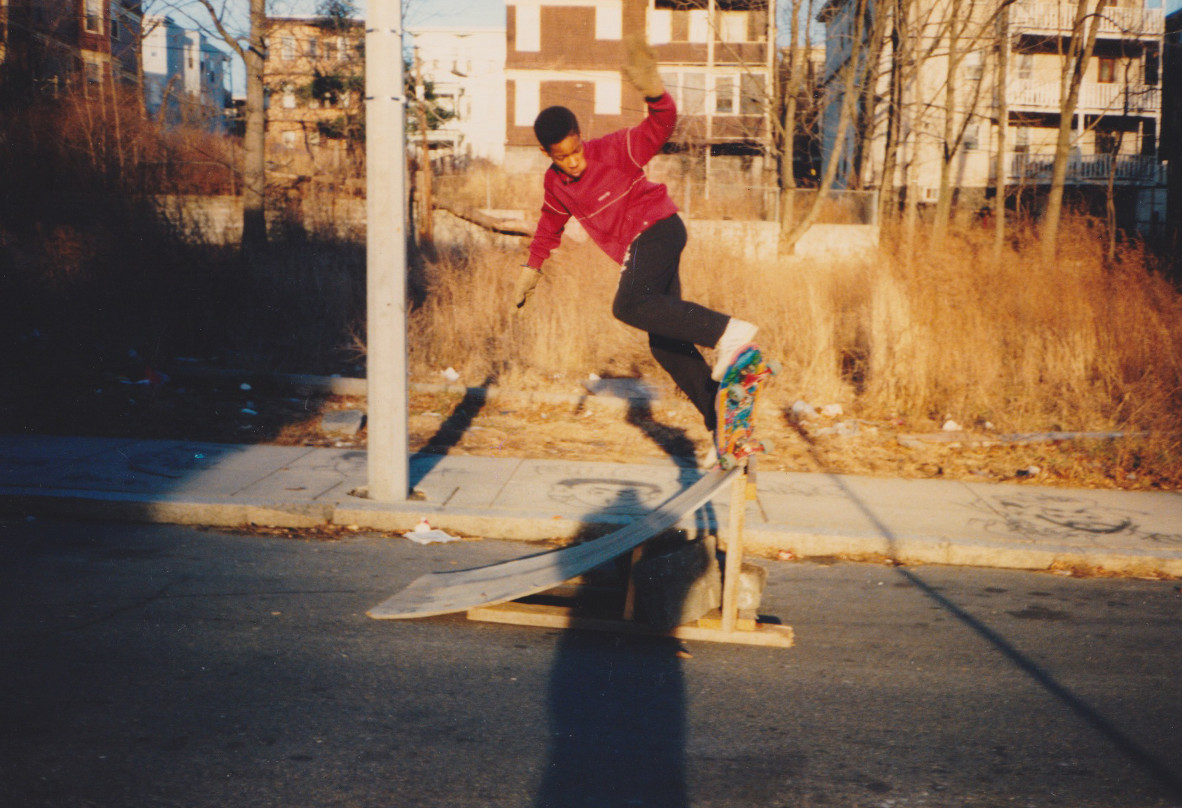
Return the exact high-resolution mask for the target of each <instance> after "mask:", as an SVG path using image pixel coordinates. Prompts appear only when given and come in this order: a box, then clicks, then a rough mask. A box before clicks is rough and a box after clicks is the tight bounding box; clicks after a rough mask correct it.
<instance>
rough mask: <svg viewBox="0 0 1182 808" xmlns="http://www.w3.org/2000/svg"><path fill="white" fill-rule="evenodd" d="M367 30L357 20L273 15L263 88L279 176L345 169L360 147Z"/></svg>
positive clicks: (271, 159)
mask: <svg viewBox="0 0 1182 808" xmlns="http://www.w3.org/2000/svg"><path fill="white" fill-rule="evenodd" d="M364 43H365V25H364V23H363V22H361V21H360V20H356V19H351V20H338V19H334V18H324V17H272V18H270V19H269V20H268V28H267V50H268V53H267V60H266V62H265V65H264V72H263V86H264V90H265V92H266V96H267V145H266V148H267V160H268V162H269V163H270V164H271V165H272V166H273V169H274V171H275V172H277V173H279V174H283V173H286V174H290V175H296V176H314V175H316V174H319V173H329V172H335V171H339V170H342V169H348V168H349V166H350V159H349V155H350V154H351V153H352V152H353V151H354V150H356V149H359V148H360V147H361V145H362V142H361V131H360V127H361V125H362V121H363V120H364V118H363V115H364V103H365V98H364V91H365V57H364Z"/></svg>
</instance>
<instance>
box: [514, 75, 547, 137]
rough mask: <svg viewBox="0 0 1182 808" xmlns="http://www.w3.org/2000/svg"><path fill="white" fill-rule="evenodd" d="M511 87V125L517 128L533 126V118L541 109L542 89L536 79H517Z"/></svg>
mask: <svg viewBox="0 0 1182 808" xmlns="http://www.w3.org/2000/svg"><path fill="white" fill-rule="evenodd" d="M513 85H514V90H515V92H514V94H513V123H514V124H515V125H517V126H533V124H534V118H535V117H536V116H537V114H538V111H539V110H540V109H541V104H542V88H541V86H540V85H539V84H538V80H537V79H532V80H531V79H517V80H516V81H514V82H513Z"/></svg>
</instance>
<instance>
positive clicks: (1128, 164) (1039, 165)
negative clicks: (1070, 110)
mask: <svg viewBox="0 0 1182 808" xmlns="http://www.w3.org/2000/svg"><path fill="white" fill-rule="evenodd" d="M1054 165H1055V155H1053V154H1029V153H1023V154H1015V155H1013V158H1012V160H1011V161H1010V179H1011V180H1013V181H1017V180H1019V179H1024V180H1026V181H1033V182H1050V181H1051V171H1052V169H1053V168H1054ZM1165 166H1166V164H1165V163H1163V162H1161V161H1160V160H1158V159H1157V158H1156V157H1145V156H1143V155H1140V154H1077V155H1074V156H1072V157H1071V158H1069V159H1068V161H1067V182H1068V183H1088V184H1091V183H1100V182H1107V181H1108V175H1109V174H1110V173H1111V172H1113V171H1114V170H1115V172H1116V173H1115V175H1114V179H1115V180H1116V181H1117V182H1118V183H1121V184H1126V185H1154V184H1158V185H1164V184H1165V181H1166V176H1165Z"/></svg>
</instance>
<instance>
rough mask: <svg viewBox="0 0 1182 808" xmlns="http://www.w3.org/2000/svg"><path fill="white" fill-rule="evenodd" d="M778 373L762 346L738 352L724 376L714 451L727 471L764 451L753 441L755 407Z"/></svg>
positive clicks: (744, 348) (719, 387)
mask: <svg viewBox="0 0 1182 808" xmlns="http://www.w3.org/2000/svg"><path fill="white" fill-rule="evenodd" d="M777 370H779V368H778V367H776V366H775V365H774V363H771V362H768V361H767V359H765V358H764V356H763V352H762V351H760V349H759V346H758V345H755V344H754V343H751V344H748V345H744V346H743V347H742V348H740V349H739V351H738V353H736V354H735V358H734V360H733V361H732V362H731V364H730V367H728V368H727V369H726V373H725V374H723V377H722V381H721V382H720V383H719V386H718V398H717V399H716V400H715V409H716V410H717V412H718V428H717V429H715V431H714V448H715V449H716V450H717V451H718V463H719V465H721V466H722V467H723V468H724V469H729V468H731V467H733V466H737V465H739V464H740V463H741V462H743V460H744V459H745V458H746V457H748V456H750V455H753V454H756V453H757V452H762V451H764V445H763V444H762V443H760V442H759V441H757V440H756V439H755V438H754V437H753V433H754V432H755V405H756V403H757V402H758V400H759V393H760V391H761V390H762V389H763V387H764V385H765V384H767V382H768V381H769V380H770V379H771V377H772V375H773V374H775V373H776V371H777Z"/></svg>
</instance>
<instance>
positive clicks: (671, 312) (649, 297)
mask: <svg viewBox="0 0 1182 808" xmlns="http://www.w3.org/2000/svg"><path fill="white" fill-rule="evenodd" d="M683 249H685V223H684V222H682V221H681V217H680V216H678V215H677V214H674V215H672V216H670V217H669V218H667V219H662V220H661V221H659V222H657V223H656V224H654V225H652V226H651V227H649V229H648V230H645V231H644V232H643V233H641V234H640V235H639V236H637V237H636V240H635V241H633V242H632V246H631V247H630V248H629V250H628V256H627V257H626V258H625V259H624V269H623V271H622V272H621V273H620V287H619V289H618V290H617V291H616V299H615V301H614V302H613V303H612V314H613V315H615V317H616V319H617V320H619V321H620V322H623V323H627V324H628V325H630V326H633V327H634V328H639V329H640V330H641V331H647V332H648V344H649V348H650V349H651V350H652V352H653V357H654V358H655V359H656V360H657V362H658V363H659V364H660V365H661V367H663V368H664V369H665V371H666V372H667V373H668V374H669V375H670V376H671V377H672V378H673V381H674V383H676V384H677V386H678V387H679V388H681V390H682V391H683V392H684V393H685V394H686V395H687V396H689V399H690V401H692V402H693V404H694V406H695V407H697V408H698V412H700V413H702V417H703V418H704V419H705V420H706V428H707V429H709V430H711V431H713V430H714V427H715V424H716V422H717V418H716V413H715V411H714V396H715V394H716V393H717V392H718V382H716V381H714V380H713V379H711V378H710V365H708V364H707V363H706V360H705V359H704V358H703V357H702V354H701V353H699V352H698V349H697V348H696V347H695V346H696V345H705V346H708V347H714V345H715V344H717V343H718V340H719V338H720V337H722V332H723V331H725V330H726V324H727V322H728V321H729V320H730V317H728V316H727V315H725V314H720V313H719V312H716V311H712V310H710V309H708V308H706V307H705V306H700V305H698V304H697V303H690V302H688V301H685V300H682V299H681V277H680V275H679V274H678V269H679V266H680V264H681V251H682V250H683Z"/></svg>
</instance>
